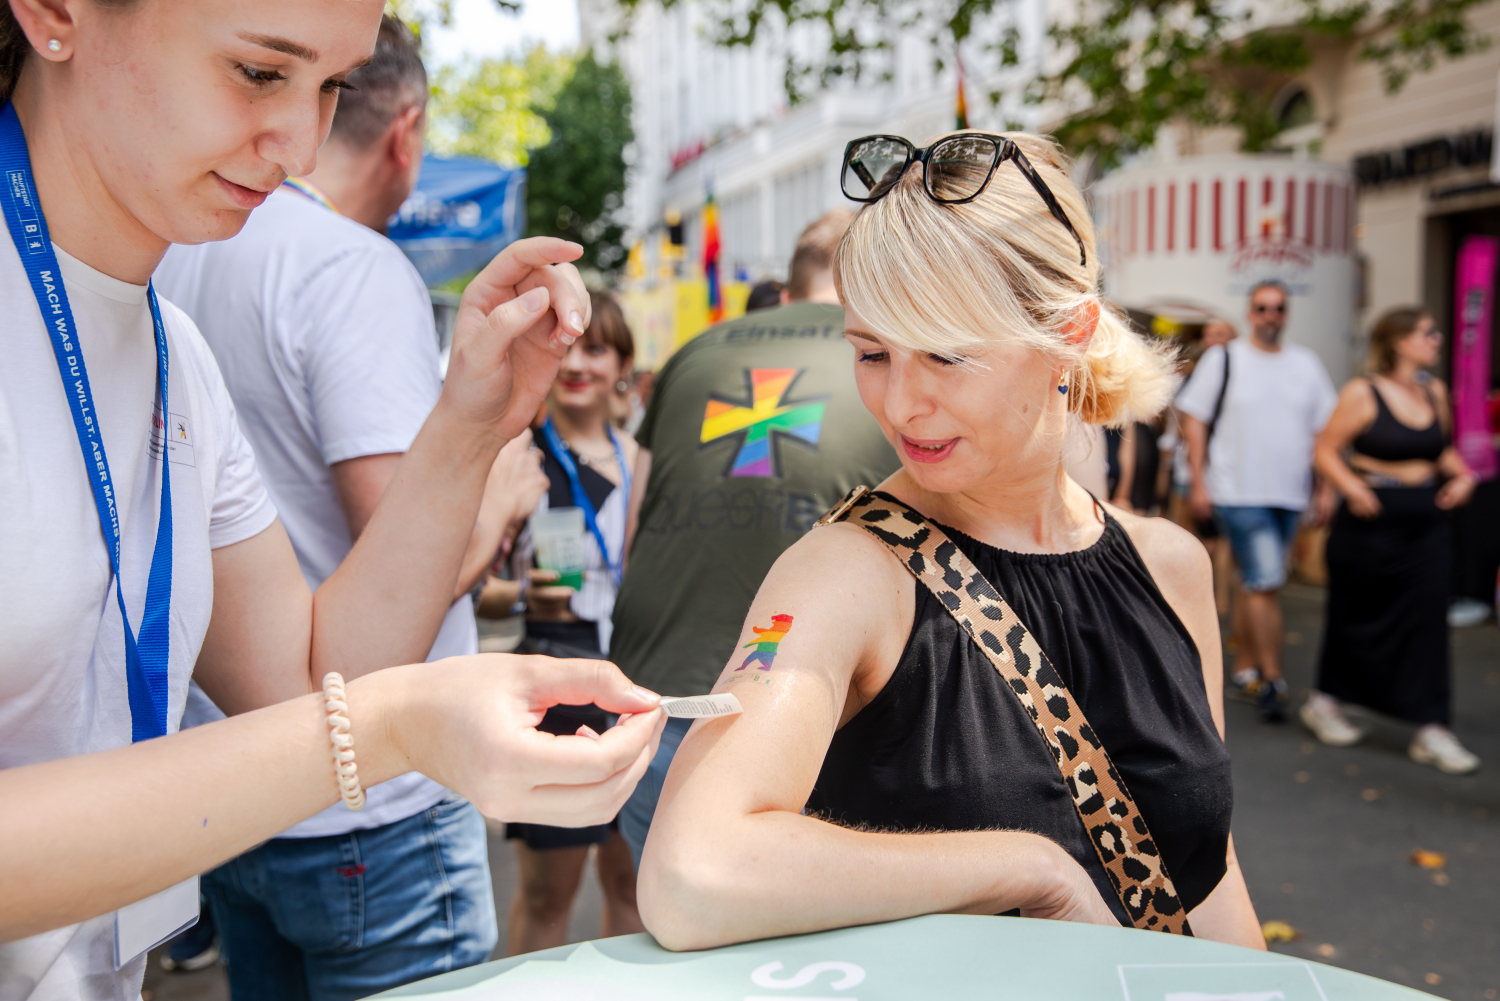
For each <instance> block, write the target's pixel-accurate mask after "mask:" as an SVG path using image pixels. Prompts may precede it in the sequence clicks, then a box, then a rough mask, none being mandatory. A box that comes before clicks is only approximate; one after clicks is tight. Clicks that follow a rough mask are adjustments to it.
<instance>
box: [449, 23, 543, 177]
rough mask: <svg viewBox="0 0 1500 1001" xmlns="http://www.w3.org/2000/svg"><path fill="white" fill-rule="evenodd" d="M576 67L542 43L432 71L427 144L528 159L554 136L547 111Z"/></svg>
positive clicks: (510, 160)
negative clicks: (512, 55)
mask: <svg viewBox="0 0 1500 1001" xmlns="http://www.w3.org/2000/svg"><path fill="white" fill-rule="evenodd" d="M572 69H573V59H572V57H571V56H565V55H554V54H552V53H549V52H548V51H547V50H546V49H545V48H544V47H542V46H540V45H538V46H535V47H533V48H531V49H530V50H528V51H527V52H526V53H525V54H524V55H523V56H521V57H520V58H519V59H511V58H506V59H481V60H477V61H475V60H471V61H468V62H465V63H460V64H457V65H452V66H444V67H442V68H441V69H439V70H438V71H437V72H436V73H435V74H433V76H432V102H431V104H430V105H429V116H430V119H431V123H432V125H431V128H430V129H429V130H428V133H427V145H428V146H429V147H430V148H431V149H432V150H433V152H436V153H442V154H445V155H450V156H451V155H460V156H478V157H483V158H484V159H486V160H494V161H495V162H497V163H503V164H505V165H506V166H508V167H524V166H526V165H527V163H528V161H529V160H530V157H531V155H532V151H533V150H535V149H536V148H537V147H539V146H545V145H547V143H548V142H549V141H550V140H551V138H552V133H551V131H550V130H549V129H548V127H547V122H546V119H545V115H546V111H547V109H548V108H550V107H551V106H552V104H553V102H554V101H555V100H556V99H557V96H558V92H559V91H560V90H561V89H562V88H563V85H564V82H565V81H566V80H567V79H568V75H569V73H571V72H572Z"/></svg>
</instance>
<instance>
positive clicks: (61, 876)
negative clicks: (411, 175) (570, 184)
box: [0, 0, 661, 1001]
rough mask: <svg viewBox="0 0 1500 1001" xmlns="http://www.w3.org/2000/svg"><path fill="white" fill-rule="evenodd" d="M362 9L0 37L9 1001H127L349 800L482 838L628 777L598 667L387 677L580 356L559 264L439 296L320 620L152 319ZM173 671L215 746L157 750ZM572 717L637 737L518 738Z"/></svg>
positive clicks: (219, 385)
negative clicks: (521, 439)
mask: <svg viewBox="0 0 1500 1001" xmlns="http://www.w3.org/2000/svg"><path fill="white" fill-rule="evenodd" d="M382 6H383V3H382V0H224V2H216V3H213V4H208V3H204V2H202V0H68V2H66V3H63V2H56V0H11V2H10V3H8V4H5V5H3V6H0V175H3V183H0V206H3V209H4V213H3V214H4V216H5V229H6V232H7V233H8V235H9V237H10V239H0V300H3V303H4V307H3V309H4V312H3V315H4V316H5V328H4V334H3V339H4V346H3V357H4V363H3V364H0V560H3V570H4V572H3V573H0V636H3V637H4V640H5V642H4V644H3V648H0V817H3V818H4V823H3V824H0V999H3V1001H12V999H22V998H25V999H38V1001H41V999H47V1001H51V999H60V998H85V999H108V1001H120V999H131V998H138V997H139V990H140V985H141V977H142V973H143V969H144V952H145V950H146V949H149V948H150V947H152V946H153V945H155V944H156V943H158V942H160V941H162V940H164V939H165V938H167V937H169V936H170V935H172V934H173V933H175V932H176V931H179V930H180V929H181V928H183V927H184V926H186V925H188V924H191V923H192V922H193V921H194V920H196V917H197V901H198V891H197V886H196V878H197V877H196V874H197V873H200V872H203V871H204V870H206V869H209V868H211V867H213V866H215V865H217V864H218V863H220V862H222V861H224V860H225V859H227V858H229V857H231V856H233V855H236V854H239V853H240V852H243V851H245V850H246V849H247V848H249V847H251V846H252V845H255V844H257V843H258V842H260V841H263V840H264V839H266V838H268V837H271V836H272V835H274V834H276V833H277V832H279V831H282V830H284V829H285V828H287V827H288V826H289V825H291V824H293V823H295V822H297V821H300V820H303V819H305V818H307V817H309V816H311V815H312V814H314V813H317V812H318V811H320V810H322V809H324V808H325V807H327V806H329V805H331V804H332V803H334V802H337V801H338V800H339V799H340V798H342V799H343V800H344V802H346V803H347V804H349V805H350V806H351V807H352V808H356V809H357V808H358V807H359V806H361V805H362V804H363V791H362V787H363V786H364V785H368V784H373V783H378V782H382V781H385V780H387V779H390V778H393V777H395V776H397V775H401V774H404V773H406V772H410V771H420V772H422V773H424V774H426V775H428V776H431V777H432V778H434V779H435V780H437V781H439V782H441V783H442V784H443V785H445V786H448V787H449V788H451V789H454V790H456V791H458V792H460V793H462V794H464V795H466V796H468V797H469V798H470V799H471V800H472V801H474V803H475V805H476V806H478V807H479V809H480V810H481V811H483V812H484V813H486V814H488V815H490V816H494V817H499V818H501V819H506V820H527V821H535V822H542V823H599V822H603V821H607V820H608V819H609V818H610V817H612V816H614V815H615V813H616V812H617V811H618V809H619V807H620V805H621V803H622V802H623V801H624V799H625V798H626V796H627V795H628V794H629V793H630V791H631V789H632V788H633V787H634V785H635V782H636V780H637V778H638V777H639V776H640V774H641V773H642V772H643V771H644V769H645V767H646V764H647V763H648V762H649V761H650V759H651V755H652V753H653V752H654V746H653V745H654V743H655V739H654V734H655V732H656V731H657V730H658V729H659V727H658V726H657V724H658V722H659V717H660V716H661V714H660V713H659V712H657V711H653V707H654V705H655V703H656V702H657V701H658V700H657V699H656V697H655V696H654V695H652V694H651V693H647V692H643V691H640V690H638V689H634V688H633V687H632V686H631V685H630V683H629V681H627V680H626V679H625V678H624V677H623V676H622V675H620V674H619V672H618V671H615V670H613V669H612V668H602V669H601V667H600V665H599V664H598V662H597V661H564V662H546V663H545V664H543V663H542V662H540V661H539V660H537V659H526V658H500V657H495V656H491V657H470V658H455V659H452V660H447V661H442V662H439V663H436V664H421V663H414V662H419V661H421V659H422V657H423V655H424V651H426V650H427V649H428V647H429V646H430V645H431V643H432V637H433V635H434V634H435V632H436V630H437V628H438V624H439V623H440V621H441V620H442V617H443V614H444V612H445V610H446V609H447V607H448V605H449V603H450V601H451V598H452V590H453V586H454V582H455V581H456V580H457V575H458V572H459V567H460V562H461V559H462V555H463V553H464V550H465V548H466V546H467V544H468V542H469V539H470V537H471V535H472V534H473V533H474V531H475V523H476V517H477V515H478V512H479V506H480V500H481V497H482V493H483V489H484V484H485V480H486V477H487V474H488V473H489V470H490V467H491V465H492V463H493V462H494V459H495V456H496V454H497V453H498V451H499V449H500V447H501V446H502V445H503V444H504V443H505V442H506V441H507V440H508V439H510V438H512V437H514V436H516V435H518V434H520V433H521V432H522V431H523V430H524V429H525V428H526V426H527V425H528V423H529V421H530V419H531V417H532V415H533V414H535V413H536V411H537V408H538V407H539V406H540V404H541V401H542V399H543V397H544V394H545V393H546V392H547V390H548V388H549V387H550V386H551V384H552V380H553V377H554V375H555V373H556V371H557V366H558V363H559V361H560V360H561V358H562V356H563V355H564V353H565V352H566V351H567V348H568V346H569V345H570V344H571V343H572V342H573V341H574V340H575V339H576V338H577V337H578V335H580V334H581V333H582V332H583V330H584V328H585V326H586V325H587V318H588V315H589V304H588V301H587V299H586V298H584V295H583V289H582V285H581V283H580V282H579V280H578V276H577V273H576V271H574V270H573V269H572V268H571V267H570V266H569V265H567V264H566V263H564V262H566V261H570V260H572V259H574V258H576V257H577V255H578V253H579V252H580V248H578V247H577V246H575V245H572V244H567V243H564V242H563V241H560V240H534V241H524V242H523V243H521V244H518V245H515V246H514V247H512V248H510V249H509V250H507V252H506V253H504V254H502V255H501V256H500V257H499V258H497V259H496V260H495V261H494V262H493V263H491V264H490V266H489V267H487V268H486V269H485V270H484V271H483V272H482V273H481V274H480V276H479V277H478V278H477V279H476V280H475V281H474V283H473V284H472V285H471V286H470V287H469V291H468V292H467V293H466V295H465V297H464V301H463V304H462V305H461V307H460V310H459V319H458V324H457V330H456V332H455V335H454V347H453V352H452V363H451V365H450V368H449V372H448V379H447V382H446V385H445V386H444V389H443V393H442V397H441V400H440V401H439V403H438V405H437V407H436V408H435V409H434V411H433V414H432V416H431V417H430V418H429V420H428V421H427V423H426V425H425V426H424V427H423V428H422V431H421V433H420V435H419V436H418V438H417V440H416V442H415V443H414V444H413V446H412V448H411V450H410V451H409V452H408V453H407V454H406V456H405V458H404V459H403V460H402V462H401V465H400V468H399V469H398V471H397V474H396V478H395V480H394V481H393V482H392V484H391V486H390V488H389V489H388V490H387V492H386V494H385V496H384V499H383V500H382V501H381V503H380V506H379V508H378V509H377V511H376V512H375V514H374V516H373V518H372V519H371V520H370V522H369V525H368V527H366V529H365V530H364V532H363V533H362V534H361V536H360V538H359V540H358V543H357V544H356V546H355V548H354V551H353V552H352V553H351V554H350V555H349V557H348V559H346V560H345V562H344V564H343V565H342V567H341V568H340V569H339V571H338V572H337V573H336V574H334V575H333V576H332V577H330V578H329V579H328V580H327V581H326V582H325V583H324V584H323V585H322V586H320V587H319V589H318V591H317V592H316V594H313V593H311V592H310V591H309V589H308V587H307V585H306V583H305V582H304V580H303V577H302V574H301V572H300V571H299V569H298V565H297V561H296V557H295V555H294V554H293V551H292V548H291V546H290V544H289V543H288V541H287V536H286V532H285V531H284V529H283V528H282V527H281V525H280V523H279V522H278V521H277V520H276V513H275V511H274V510H273V509H272V508H271V505H270V502H269V500H268V499H267V496H266V493H265V490H264V487H263V486H262V485H261V481H260V478H259V476H258V474H257V473H256V469H255V463H254V459H253V457H252V455H251V453H250V449H249V447H248V446H247V445H246V443H245V440H244V438H243V436H242V434H241V432H240V430H239V427H238V424H237V422H236V417H235V412H234V408H233V405H232V404H231V402H230V399H229V396H228V394H227V393H226V392H225V389H224V385H223V382H222V380H221V378H220V376H219V372H218V369H217V367H216V365H215V363H214V360H213V357H212V356H211V355H210V354H209V352H208V350H207V348H206V347H205V346H204V344H203V342H202V340H201V338H200V337H199V335H198V332H197V330H196V329H195V328H194V326H193V324H192V322H191V321H190V320H189V319H188V318H187V316H186V315H185V314H183V313H182V312H181V311H180V310H178V309H176V308H175V307H173V306H172V305H171V304H170V303H168V302H165V301H159V300H158V299H157V297H156V295H155V294H154V292H153V290H152V288H151V284H150V278H151V274H152V272H153V270H154V269H155V268H156V265H157V263H158V262H159V261H160V259H161V257H162V255H163V253H164V252H165V251H166V248H167V246H168V244H169V243H170V242H174V241H175V242H182V243H196V242H203V241H207V240H215V239H224V238H227V237H229V236H232V235H233V234H234V233H235V232H237V231H238V230H239V228H240V227H241V226H242V225H243V224H244V222H245V220H246V218H247V216H248V214H249V212H250V211H251V210H252V209H254V208H255V207H256V206H257V205H259V204H260V203H261V202H262V201H263V200H264V199H265V198H266V196H267V194H268V193H269V192H271V191H272V190H274V189H275V188H276V186H277V185H279V184H280V183H281V182H282V181H283V180H284V179H285V178H286V177H287V176H289V175H302V174H306V173H308V172H310V171H311V170H312V169H313V167H314V163H315V159H316V154H317V148H318V145H319V144H320V142H321V141H322V139H323V138H324V137H325V136H326V135H327V132H328V127H329V122H330V120H331V118H332V115H333V111H334V107H335V103H336V102H337V100H338V93H339V90H340V88H341V86H342V85H343V79H344V76H345V75H346V74H347V73H348V72H349V71H350V70H351V69H353V68H354V67H355V66H358V65H360V64H361V63H362V62H363V61H365V60H366V59H367V58H368V57H369V55H370V53H371V51H372V50H373V47H374V44H375V37H376V31H377V27H378V25H379V22H380V16H381V10H382ZM391 665H409V666H399V667H391V668H390V669H389V670H379V669H380V668H387V667H390V666H391ZM190 675H191V676H192V677H193V678H194V680H196V681H197V682H198V683H199V684H200V685H201V686H202V687H203V689H204V691H205V692H207V693H208V694H209V696H210V697H211V698H213V700H214V701H215V702H216V703H217V704H218V705H219V706H221V707H223V708H224V709H225V710H226V711H227V712H228V713H229V714H230V716H231V718H230V719H227V720H224V721H221V722H217V723H211V724H209V725H206V726H202V727H198V728H196V729H193V730H191V731H189V732H186V733H177V732H176V731H177V729H178V722H179V720H180V718H181V715H182V711H183V704H184V700H185V698H186V695H187V686H188V679H189V676H190ZM340 675H342V677H340ZM346 683H347V684H346ZM588 702H593V703H595V704H597V705H600V706H602V707H604V708H606V709H608V710H610V711H612V712H619V713H627V712H629V713H638V714H640V715H633V716H632V717H631V719H629V720H628V721H627V722H626V723H624V724H622V725H620V726H617V727H615V728H613V729H612V730H610V731H609V732H608V733H606V734H604V735H602V736H598V735H592V734H584V735H568V736H555V735H552V734H548V733H543V732H540V731H538V730H537V729H536V724H537V723H538V722H540V720H541V718H542V714H543V712H544V711H545V709H546V708H547V707H549V706H551V705H554V704H557V703H572V704H577V703H588Z"/></svg>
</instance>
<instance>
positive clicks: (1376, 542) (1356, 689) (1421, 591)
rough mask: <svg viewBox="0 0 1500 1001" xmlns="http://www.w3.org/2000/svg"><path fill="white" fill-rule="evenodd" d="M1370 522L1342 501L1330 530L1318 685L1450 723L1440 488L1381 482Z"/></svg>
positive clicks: (1445, 543) (1390, 711)
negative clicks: (1377, 504)
mask: <svg viewBox="0 0 1500 1001" xmlns="http://www.w3.org/2000/svg"><path fill="white" fill-rule="evenodd" d="M1375 495H1376V496H1377V497H1378V498H1379V499H1380V504H1381V513H1380V515H1379V516H1378V517H1376V518H1372V519H1369V520H1366V519H1364V518H1357V517H1355V516H1354V515H1353V514H1352V513H1351V512H1350V511H1349V508H1348V506H1347V505H1340V507H1339V511H1338V514H1337V515H1336V516H1335V517H1334V520H1333V527H1332V529H1331V531H1330V532H1329V535H1328V623H1327V628H1326V629H1325V630H1324V631H1323V651H1322V656H1321V658H1320V662H1319V666H1318V689H1319V690H1320V691H1323V692H1326V693H1327V694H1329V695H1332V696H1333V697H1334V698H1336V699H1338V700H1340V701H1341V702H1352V703H1354V704H1355V705H1361V706H1365V707H1367V708H1370V709H1374V710H1376V711H1377V712H1381V713H1385V714H1387V715H1389V716H1394V717H1396V718H1398V719H1403V720H1407V721H1409V722H1412V723H1441V724H1443V725H1444V726H1446V725H1447V724H1448V720H1449V677H1448V675H1449V656H1448V595H1449V590H1450V586H1451V577H1452V538H1451V534H1452V533H1451V528H1450V526H1449V519H1448V515H1447V513H1446V512H1444V511H1441V510H1439V509H1438V506H1437V503H1436V499H1437V488H1436V487H1400V488H1392V489H1377V490H1376V491H1375Z"/></svg>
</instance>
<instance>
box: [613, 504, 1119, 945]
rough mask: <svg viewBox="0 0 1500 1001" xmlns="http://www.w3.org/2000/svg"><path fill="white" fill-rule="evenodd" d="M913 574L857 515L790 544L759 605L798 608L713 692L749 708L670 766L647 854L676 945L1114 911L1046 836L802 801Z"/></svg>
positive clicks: (878, 655) (902, 634) (650, 904)
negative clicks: (762, 659)
mask: <svg viewBox="0 0 1500 1001" xmlns="http://www.w3.org/2000/svg"><path fill="white" fill-rule="evenodd" d="M915 586H916V585H915V582H914V581H913V580H912V579H911V577H910V576H909V575H908V574H907V573H906V571H905V570H904V569H903V568H902V567H901V566H900V565H899V564H898V563H897V562H896V561H895V559H894V557H892V556H891V555H890V554H889V553H888V552H887V551H886V550H885V549H884V548H883V547H881V546H880V544H879V543H878V542H876V541H875V540H873V539H871V538H869V537H868V536H867V535H865V533H864V532H863V531H861V530H860V529H857V528H852V527H849V526H845V525H834V526H831V527H828V528H820V529H817V530H815V531H814V532H812V533H810V534H809V535H808V536H806V537H804V538H803V539H802V540H801V541H799V542H798V543H797V544H796V545H795V546H793V547H792V548H791V549H790V550H788V551H787V552H786V553H785V554H783V556H782V557H781V559H780V560H778V561H777V563H776V565H775V567H774V568H773V569H772V570H771V573H770V575H769V576H768V577H767V578H766V581H765V583H764V584H763V585H762V587H761V590H760V593H759V594H758V595H757V597H756V599H755V603H754V605H752V606H751V609H750V615H749V618H748V619H747V624H746V631H745V636H744V641H745V642H752V641H754V640H755V639H756V636H755V634H754V633H753V632H752V631H751V630H752V627H761V628H763V629H764V628H769V627H771V626H772V624H773V620H772V616H773V615H790V616H792V622H791V626H790V629H789V630H788V631H787V633H786V635H785V638H784V639H782V640H781V641H780V644H779V646H778V649H777V651H776V653H775V656H774V658H773V659H772V661H771V663H770V664H769V665H764V666H763V665H761V664H759V663H756V664H751V665H750V666H747V667H743V668H742V667H741V665H742V663H743V662H744V661H745V658H746V656H747V654H748V651H746V650H744V649H741V650H739V651H737V652H736V654H735V656H734V657H733V658H731V660H730V663H729V664H728V665H727V666H726V667H725V669H724V673H723V675H722V676H721V677H720V681H719V683H718V685H717V686H716V688H715V690H716V691H728V692H732V693H734V694H735V695H736V696H737V697H738V698H739V700H740V703H741V704H742V705H743V706H744V707H745V712H744V713H743V714H742V715H740V716H737V717H734V718H732V719H725V720H713V721H705V722H700V723H697V724H695V726H694V729H693V730H692V732H690V733H689V735H688V736H687V738H686V739H685V740H684V741H683V743H682V747H681V749H680V750H679V752H678V754H677V757H676V759H675V760H674V762H673V764H672V769H671V771H670V773H669V774H668V776H667V781H666V787H665V789H664V790H663V793H662V798H661V803H660V805H659V806H658V808H657V812H656V818H655V820H654V821H653V823H652V828H651V836H650V838H649V840H648V841H647V843H646V848H645V853H644V856H643V858H642V861H641V874H640V887H639V899H640V907H641V916H642V918H643V919H644V920H645V922H646V927H647V928H648V929H649V930H650V931H651V933H652V934H653V935H655V936H656V938H657V940H658V941H660V942H661V943H662V944H663V945H665V946H666V947H667V948H669V949H702V948H709V947H712V946H718V945H723V944H726V943H730V942H740V941H745V940H748V939H756V938H766V937H770V936H776V935H789V934H797V933H801V932H811V931H818V930H822V929H826V928H837V927H842V926H847V925H856V924H866V923H870V922H875V921H888V920H894V919H897V918H904V917H911V916H913V915H917V914H929V913H943V912H947V913H973V914H995V913H999V912H1001V911H1005V910H1008V909H1010V908H1014V907H1020V908H1022V910H1023V911H1024V912H1027V913H1030V914H1033V915H1035V916H1042V917H1059V918H1066V919H1070V920H1084V921H1095V922H1098V923H1101V924H1115V919H1114V917H1113V916H1112V914H1111V912H1110V911H1109V909H1108V908H1107V907H1106V906H1105V904H1104V902H1103V900H1101V899H1100V898H1099V895H1098V893H1097V891H1096V890H1095V889H1094V885H1093V882H1092V881H1091V880H1090V879H1089V877H1088V875H1087V874H1086V873H1085V872H1084V871H1083V869H1081V868H1080V867H1079V866H1078V865H1077V864H1076V863H1074V862H1073V861H1072V859H1071V858H1069V857H1068V856H1067V855H1066V853H1064V852H1063V850H1062V849H1061V848H1059V847H1058V846H1057V845H1055V844H1054V843H1052V842H1051V841H1048V840H1047V839H1045V838H1042V837H1040V836H1038V835H1034V834H1024V833H1016V832H991V831H973V832H951V833H932V834H890V833H877V832H870V831H856V830H850V829H848V828H845V827H839V826H836V825H834V824H830V823H828V822H826V821H823V820H819V819H817V818H816V817H810V816H804V815H803V814H802V809H803V807H804V805H805V804H806V803H807V798H808V795H809V794H810V793H811V791H812V788H813V783H814V781H815V780H816V778H817V775H818V771H819V769H820V768H821V766H822V763H823V757H824V755H825V753H826V752H827V749H828V744H829V741H830V740H831V738H832V736H833V733H834V730H835V729H836V728H837V727H838V726H839V725H840V724H841V723H842V722H844V721H846V720H847V719H848V718H849V717H850V716H852V715H853V714H854V713H855V712H857V711H858V709H859V707H860V706H862V705H864V704H865V703H866V702H868V700H869V698H871V697H873V695H874V694H875V692H876V691H878V689H879V687H880V686H881V685H883V684H884V680H885V678H886V677H887V676H888V675H889V673H890V670H891V668H892V667H893V665H894V664H895V663H896V661H897V660H898V659H899V657H900V654H901V650H902V648H903V646H904V643H905V640H906V636H907V633H908V632H909V631H910V628H911V622H912V614H913V606H914V602H913V592H912V588H913V587H915Z"/></svg>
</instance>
